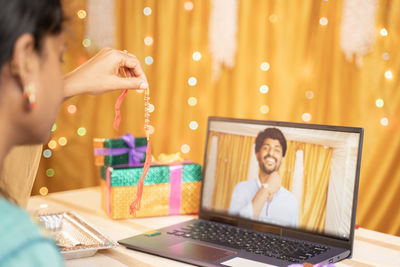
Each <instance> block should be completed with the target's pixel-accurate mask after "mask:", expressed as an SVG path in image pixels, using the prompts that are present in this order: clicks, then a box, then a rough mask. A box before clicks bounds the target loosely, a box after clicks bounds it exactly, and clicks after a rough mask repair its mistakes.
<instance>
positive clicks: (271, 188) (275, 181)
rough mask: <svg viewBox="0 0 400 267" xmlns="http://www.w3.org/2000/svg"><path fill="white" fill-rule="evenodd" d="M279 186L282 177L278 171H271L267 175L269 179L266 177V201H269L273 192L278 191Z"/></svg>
mask: <svg viewBox="0 0 400 267" xmlns="http://www.w3.org/2000/svg"><path fill="white" fill-rule="evenodd" d="M281 186H282V178H281V176H280V175H279V173H278V172H276V171H275V172H273V173H271V175H270V176H269V179H268V188H267V194H268V197H267V200H268V202H271V200H272V197H273V196H274V194H275V193H276V192H278V191H279V189H280V188H281Z"/></svg>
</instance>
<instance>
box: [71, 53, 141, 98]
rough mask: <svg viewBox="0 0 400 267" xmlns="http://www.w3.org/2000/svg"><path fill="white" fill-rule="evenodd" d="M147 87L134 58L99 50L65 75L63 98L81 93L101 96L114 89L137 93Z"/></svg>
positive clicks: (125, 54) (129, 55)
mask: <svg viewBox="0 0 400 267" xmlns="http://www.w3.org/2000/svg"><path fill="white" fill-rule="evenodd" d="M120 68H122V69H123V70H124V72H125V73H124V74H121V72H120ZM125 74H126V76H127V77H125ZM147 87H148V83H147V79H146V75H145V74H144V72H143V70H142V67H141V66H140V62H139V60H138V59H137V58H136V56H134V55H132V54H129V53H127V52H126V53H125V52H122V51H119V50H115V49H111V48H103V49H102V50H101V51H100V52H98V53H97V54H96V55H94V56H93V57H92V58H90V59H89V60H88V61H87V62H85V63H84V64H82V65H81V66H79V67H78V68H76V69H75V70H73V71H72V72H70V73H68V74H67V75H66V76H65V78H64V98H68V97H71V96H75V95H78V94H85V93H87V94H101V93H105V92H108V91H112V90H117V89H131V90H140V89H145V88H147Z"/></svg>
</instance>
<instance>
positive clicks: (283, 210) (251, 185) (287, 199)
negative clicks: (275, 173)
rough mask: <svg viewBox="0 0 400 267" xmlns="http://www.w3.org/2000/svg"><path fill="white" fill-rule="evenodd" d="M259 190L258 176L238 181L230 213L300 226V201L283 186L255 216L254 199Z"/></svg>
mask: <svg viewBox="0 0 400 267" xmlns="http://www.w3.org/2000/svg"><path fill="white" fill-rule="evenodd" d="M259 190H260V185H259V179H258V178H256V179H252V180H248V181H243V182H240V183H238V184H237V185H236V186H235V189H234V190H233V193H232V198H231V204H230V206H229V213H230V214H233V215H238V216H241V217H245V218H250V219H253V220H259V221H264V222H268V223H272V224H278V225H282V226H289V227H297V226H298V216H299V207H298V201H297V199H296V197H295V196H294V194H293V193H291V192H289V191H288V190H287V189H286V188H284V187H283V186H282V187H281V188H280V189H279V190H278V191H277V192H276V193H275V194H274V196H273V197H272V200H271V202H270V203H269V205H268V201H266V202H265V203H264V206H263V208H262V210H261V212H260V215H259V217H255V216H254V214H253V204H252V200H253V198H254V197H255V195H256V194H257V192H258V191H259ZM267 208H268V215H267Z"/></svg>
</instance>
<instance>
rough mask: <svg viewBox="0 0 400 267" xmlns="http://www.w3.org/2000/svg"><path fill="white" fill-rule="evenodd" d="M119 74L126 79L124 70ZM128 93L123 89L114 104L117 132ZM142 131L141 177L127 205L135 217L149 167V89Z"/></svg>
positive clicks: (146, 92) (146, 93)
mask: <svg viewBox="0 0 400 267" xmlns="http://www.w3.org/2000/svg"><path fill="white" fill-rule="evenodd" d="M120 72H121V74H122V75H123V76H124V77H127V75H126V73H125V70H124V69H123V68H121V69H120ZM127 93H128V90H127V89H125V90H124V91H123V92H122V94H121V95H120V96H119V97H118V99H117V101H116V103H115V117H114V129H115V130H118V128H119V124H120V122H121V111H120V108H121V104H122V102H123V100H124V98H125V96H126V94H127ZM144 131H145V133H146V140H147V148H146V160H145V162H144V165H143V171H142V177H140V179H139V181H138V183H137V191H136V197H135V199H134V200H133V202H132V203H131V204H130V205H129V213H130V214H133V216H135V215H136V211H138V210H140V202H141V200H142V193H143V185H144V179H145V178H146V175H147V171H148V170H149V168H150V165H151V159H152V157H151V141H150V89H149V88H146V90H145V92H144Z"/></svg>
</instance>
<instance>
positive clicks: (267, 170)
mask: <svg viewBox="0 0 400 267" xmlns="http://www.w3.org/2000/svg"><path fill="white" fill-rule="evenodd" d="M266 158H268V157H265V158H264V160H260V161H259V163H258V165H259V166H260V169H261V170H262V171H263V172H265V173H266V174H271V173H273V172H275V171H277V170H278V169H279V165H278V161H277V160H276V158H274V157H271V156H269V158H273V159H274V161H275V166H274V167H273V168H272V169H267V167H266V166H265V162H264V161H265V160H266Z"/></svg>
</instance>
